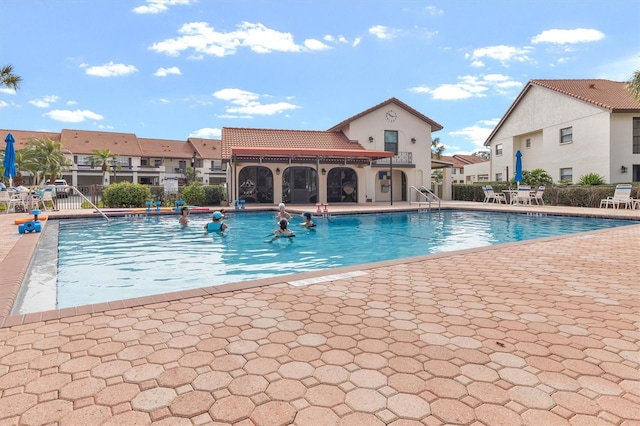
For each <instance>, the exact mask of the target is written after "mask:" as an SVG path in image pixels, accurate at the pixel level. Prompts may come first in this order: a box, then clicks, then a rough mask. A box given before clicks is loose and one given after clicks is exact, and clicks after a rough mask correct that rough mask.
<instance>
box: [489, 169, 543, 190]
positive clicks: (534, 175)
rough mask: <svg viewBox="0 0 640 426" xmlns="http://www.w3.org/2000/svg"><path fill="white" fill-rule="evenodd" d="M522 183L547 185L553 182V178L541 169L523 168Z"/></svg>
mask: <svg viewBox="0 0 640 426" xmlns="http://www.w3.org/2000/svg"><path fill="white" fill-rule="evenodd" d="M522 183H523V184H524V185H529V186H542V185H544V186H547V185H551V184H552V183H553V178H552V177H551V176H550V175H549V173H547V172H546V171H545V170H543V169H535V170H531V171H528V170H523V171H522ZM494 189H495V188H494Z"/></svg>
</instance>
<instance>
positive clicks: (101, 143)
mask: <svg viewBox="0 0 640 426" xmlns="http://www.w3.org/2000/svg"><path fill="white" fill-rule="evenodd" d="M60 141H61V142H62V146H63V147H64V148H65V149H68V150H69V151H71V152H73V153H74V154H87V155H89V154H91V151H92V150H94V149H98V150H102V149H109V150H111V152H112V153H114V154H117V155H118V156H123V157H124V156H132V157H142V156H143V154H142V149H141V148H140V143H139V142H138V138H137V137H136V135H135V134H133V133H112V132H95V131H89V130H69V129H62V132H61V136H60Z"/></svg>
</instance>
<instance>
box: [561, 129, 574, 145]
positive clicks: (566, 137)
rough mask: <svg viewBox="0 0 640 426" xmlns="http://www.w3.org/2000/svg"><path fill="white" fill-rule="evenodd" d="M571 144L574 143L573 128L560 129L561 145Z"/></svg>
mask: <svg viewBox="0 0 640 426" xmlns="http://www.w3.org/2000/svg"><path fill="white" fill-rule="evenodd" d="M571 142H573V127H567V128H564V129H560V143H561V144H563V143H571Z"/></svg>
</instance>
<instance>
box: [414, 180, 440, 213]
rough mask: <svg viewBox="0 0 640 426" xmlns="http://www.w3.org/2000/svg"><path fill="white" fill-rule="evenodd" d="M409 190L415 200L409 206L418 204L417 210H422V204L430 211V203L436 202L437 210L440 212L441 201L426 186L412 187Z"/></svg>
mask: <svg viewBox="0 0 640 426" xmlns="http://www.w3.org/2000/svg"><path fill="white" fill-rule="evenodd" d="M409 190H410V193H411V194H414V193H415V194H416V200H417V201H412V202H411V204H413V203H418V208H422V204H423V203H426V204H427V206H428V207H427V208H428V209H429V210H431V203H435V202H436V201H437V202H438V210H440V201H441V200H440V198H439V197H438V196H437V195H436V194H435V193H434V192H433V191H432V190H430V189H429V188H427V187H426V186H419V187H415V186H412V187H410V188H409Z"/></svg>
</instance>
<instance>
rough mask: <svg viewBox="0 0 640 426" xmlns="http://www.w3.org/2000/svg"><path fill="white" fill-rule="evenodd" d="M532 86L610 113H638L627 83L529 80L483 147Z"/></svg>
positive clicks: (639, 105) (638, 108) (638, 106)
mask: <svg viewBox="0 0 640 426" xmlns="http://www.w3.org/2000/svg"><path fill="white" fill-rule="evenodd" d="M534 86H537V87H543V88H546V89H549V90H553V91H556V92H558V93H562V94H563V95H567V96H570V97H572V98H575V99H578V100H581V101H584V102H588V103H590V104H593V105H596V106H599V107H601V108H604V109H607V110H609V111H610V112H640V101H638V100H636V99H634V98H633V96H632V95H631V94H630V93H629V91H628V90H627V83H626V82H623V81H611V80H603V79H582V80H530V81H529V83H527V85H526V86H525V87H524V88H523V89H522V91H521V92H520V94H518V96H517V97H516V100H515V101H513V103H512V104H511V106H510V107H509V109H508V110H507V112H506V113H505V114H504V116H502V118H501V119H500V122H499V123H498V124H497V125H496V127H495V128H494V129H493V131H492V132H491V134H490V135H489V137H488V138H487V140H486V141H485V142H484V145H485V146H489V144H490V142H491V139H493V136H494V135H495V134H496V133H497V131H498V130H499V129H500V127H502V124H503V123H504V122H505V121H506V120H507V118H508V117H509V116H510V115H511V113H512V112H513V110H514V109H515V107H516V106H517V105H518V103H519V102H520V100H522V98H524V96H525V95H526V94H527V92H529V90H531V88H532V87H534Z"/></svg>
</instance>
